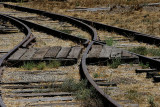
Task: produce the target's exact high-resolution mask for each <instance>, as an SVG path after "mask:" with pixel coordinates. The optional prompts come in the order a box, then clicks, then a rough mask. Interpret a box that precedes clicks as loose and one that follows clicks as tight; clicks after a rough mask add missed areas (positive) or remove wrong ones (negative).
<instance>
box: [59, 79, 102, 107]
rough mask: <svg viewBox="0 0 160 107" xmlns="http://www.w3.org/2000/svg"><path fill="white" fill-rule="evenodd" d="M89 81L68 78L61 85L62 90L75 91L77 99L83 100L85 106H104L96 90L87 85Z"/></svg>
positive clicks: (82, 103)
mask: <svg viewBox="0 0 160 107" xmlns="http://www.w3.org/2000/svg"><path fill="white" fill-rule="evenodd" d="M87 82H88V81H87V80H81V81H79V82H77V81H75V80H74V79H72V78H71V79H66V80H65V81H64V82H63V84H62V86H61V91H66V92H75V96H76V99H77V100H78V101H81V105H82V106H83V107H97V106H101V107H103V105H102V102H101V100H100V99H99V96H98V94H97V92H96V90H95V89H94V88H93V87H87Z"/></svg>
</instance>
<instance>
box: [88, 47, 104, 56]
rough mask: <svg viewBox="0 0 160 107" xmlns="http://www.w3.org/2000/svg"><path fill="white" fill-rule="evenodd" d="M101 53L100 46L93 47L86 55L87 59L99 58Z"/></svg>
mask: <svg viewBox="0 0 160 107" xmlns="http://www.w3.org/2000/svg"><path fill="white" fill-rule="evenodd" d="M101 51H102V45H93V46H92V49H91V51H89V53H88V58H99V55H100V52H101Z"/></svg>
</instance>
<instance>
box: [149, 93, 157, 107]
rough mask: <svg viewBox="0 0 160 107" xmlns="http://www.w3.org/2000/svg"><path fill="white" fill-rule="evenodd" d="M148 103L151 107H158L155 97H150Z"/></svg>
mask: <svg viewBox="0 0 160 107" xmlns="http://www.w3.org/2000/svg"><path fill="white" fill-rule="evenodd" d="M148 103H149V104H150V107H158V105H157V103H156V102H155V100H154V98H153V96H150V97H149V98H148Z"/></svg>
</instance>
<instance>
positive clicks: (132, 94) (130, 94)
mask: <svg viewBox="0 0 160 107" xmlns="http://www.w3.org/2000/svg"><path fill="white" fill-rule="evenodd" d="M125 97H126V98H128V99H129V100H133V101H136V102H139V101H141V98H142V96H141V95H140V94H139V93H138V91H137V90H132V89H131V90H128V91H127V94H126V95H125Z"/></svg>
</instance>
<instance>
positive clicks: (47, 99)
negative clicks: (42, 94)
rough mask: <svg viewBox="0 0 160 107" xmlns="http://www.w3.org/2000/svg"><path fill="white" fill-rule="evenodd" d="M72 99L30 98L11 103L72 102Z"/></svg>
mask: <svg viewBox="0 0 160 107" xmlns="http://www.w3.org/2000/svg"><path fill="white" fill-rule="evenodd" d="M72 100H74V98H73V97H71V96H69V97H68V96H67V97H46V98H30V99H16V100H11V101H13V102H15V101H16V102H38V101H72Z"/></svg>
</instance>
